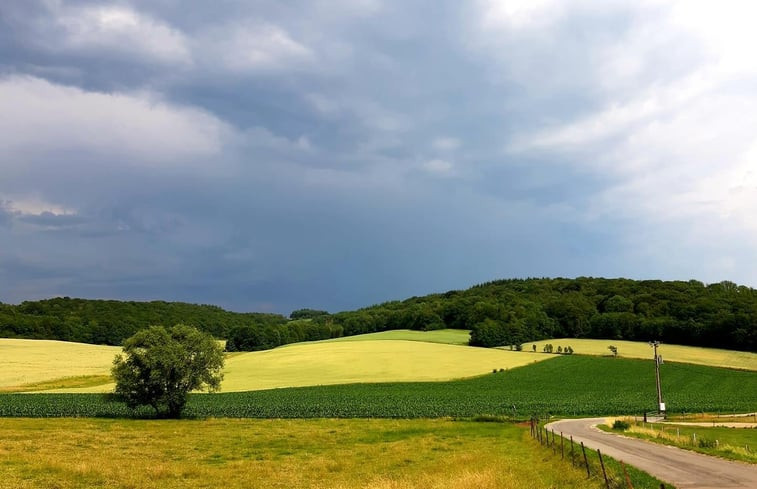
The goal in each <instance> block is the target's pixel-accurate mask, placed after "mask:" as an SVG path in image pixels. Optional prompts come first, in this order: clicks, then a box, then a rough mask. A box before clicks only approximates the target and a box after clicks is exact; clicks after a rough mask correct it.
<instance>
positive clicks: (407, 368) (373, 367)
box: [0, 331, 552, 392]
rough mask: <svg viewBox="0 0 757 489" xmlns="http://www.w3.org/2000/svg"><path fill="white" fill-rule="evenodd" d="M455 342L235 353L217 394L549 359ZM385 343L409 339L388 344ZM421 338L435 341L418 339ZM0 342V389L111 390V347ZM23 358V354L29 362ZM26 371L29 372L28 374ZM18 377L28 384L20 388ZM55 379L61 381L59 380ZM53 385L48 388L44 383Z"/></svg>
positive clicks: (436, 375) (314, 345)
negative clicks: (1, 352) (0, 348)
mask: <svg viewBox="0 0 757 489" xmlns="http://www.w3.org/2000/svg"><path fill="white" fill-rule="evenodd" d="M393 333H394V332H393ZM416 333H417V334H416ZM434 333H436V334H434ZM371 336H372V337H374V338H375V337H376V336H373V335H371ZM461 336H462V335H461V334H460V332H459V331H456V332H450V331H439V332H431V333H421V332H413V331H405V332H396V333H395V334H392V335H383V334H379V335H378V336H377V337H378V338H384V339H365V338H363V339H361V340H352V341H337V342H331V341H325V342H324V341H320V342H311V343H296V344H292V345H287V346H283V347H280V348H275V349H273V350H265V351H259V352H245V353H234V354H230V355H229V356H228V357H227V359H226V368H225V369H224V381H223V384H222V386H221V389H222V391H224V392H239V391H248V390H260V389H271V388H279V387H299V386H308V385H332V384H345V383H355V382H403V381H435V380H451V379H459V378H463V377H472V376H476V375H481V374H484V373H486V372H491V371H492V369H495V368H496V369H500V368H502V369H510V368H514V367H519V366H523V365H527V364H529V363H534V362H537V361H543V360H547V359H549V358H552V357H548V356H546V355H531V356H529V355H519V354H517V353H516V352H509V351H502V350H496V349H487V348H474V347H469V346H462V345H455V344H445V343H447V342H449V341H457V340H456V338H457V339H459V338H460V337H461ZM392 337H403V338H414V339H415V340H413V341H405V340H398V339H389V338H392ZM355 338H357V337H355ZM420 338H428V339H429V340H430V341H434V342H427V341H421V340H420ZM3 341H7V342H20V343H10V344H9V345H7V346H6V351H7V352H9V356H8V358H11V359H12V360H11V361H10V362H7V360H6V358H5V357H0V372H4V373H3V374H2V375H4V376H5V377H7V378H8V379H9V380H8V381H3V380H2V379H3V377H0V391H6V392H8V391H42V390H48V391H49V392H110V391H112V390H113V384H112V383H111V382H110V381H109V380H108V378H107V377H103V376H102V375H103V374H105V375H107V374H108V372H109V369H110V366H111V364H112V362H113V357H114V356H115V355H116V353H118V352H119V351H120V349H119V348H117V347H107V346H94V345H82V344H77V343H63V342H47V341H45V342H38V341H37V340H3ZM72 352H81V353H77V354H74V353H72ZM26 353H28V354H29V357H28V359H26V358H27V357H26V356H25V354H26ZM66 354H68V356H66ZM47 357H52V358H54V359H55V361H53V362H51V363H50V364H49V365H45V358H47ZM13 359H15V360H13ZM25 359H26V360H25ZM6 362H7V363H6ZM85 367H86V368H85ZM25 372H32V373H36V374H35V375H34V376H32V375H30V374H25ZM82 372H87V373H91V374H92V375H93V376H92V377H90V378H84V379H82V378H76V379H70V378H68V377H74V376H79V375H81V373H82ZM24 375H26V379H28V381H27V382H25V383H22V382H21V379H22V378H24ZM95 375H99V376H95ZM61 377H66V379H62V380H61V379H60V378H61ZM52 380H55V382H50V381H52ZM88 381H89V382H88ZM20 386H23V387H20Z"/></svg>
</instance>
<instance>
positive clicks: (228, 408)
mask: <svg viewBox="0 0 757 489" xmlns="http://www.w3.org/2000/svg"><path fill="white" fill-rule="evenodd" d="M552 358H553V360H551V361H548V362H539V363H536V364H533V365H529V366H527V367H523V368H516V369H512V370H508V371H505V372H498V373H496V374H491V373H490V374H487V375H484V376H481V377H476V378H472V379H466V380H457V381H446V382H398V383H377V384H369V383H366V384H348V385H333V386H319V387H300V388H290V389H271V390H263V391H253V392H236V393H225V394H224V393H220V394H212V395H208V394H194V395H192V396H190V399H189V403H188V405H187V410H186V414H187V416H196V417H258V418H318V417H326V418H331V417H339V418H351V417H375V418H382V417H383V418H386V417H399V418H417V417H428V418H436V417H445V416H453V417H454V416H464V417H465V416H475V415H479V414H497V415H514V416H516V417H528V416H529V415H531V414H546V413H551V414H556V415H568V416H581V415H611V414H633V413H642V412H643V411H647V410H651V409H654V407H655V405H656V390H655V383H654V365H653V363H652V362H651V361H642V360H630V359H622V358H615V359H613V358H600V357H590V356H560V357H558V356H552ZM661 375H662V389H663V397H664V399H665V401H666V402H667V404H668V410H669V411H670V412H696V411H699V412H702V411H719V412H750V411H755V410H757V374H755V373H754V372H750V371H740V370H732V369H722V368H715V367H704V366H698V365H688V364H674V363H666V364H665V365H663V366H662V369H661ZM135 415H136V416H145V415H149V410H143V411H139V412H136V413H135V412H132V411H130V410H128V409H127V408H125V407H124V406H123V405H122V404H120V403H116V402H112V401H110V400H109V399H108V398H107V397H106V396H103V395H97V394H36V395H23V394H3V395H0V416H39V417H48V416H96V417H119V416H135Z"/></svg>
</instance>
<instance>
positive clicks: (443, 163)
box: [423, 158, 455, 176]
mask: <svg viewBox="0 0 757 489" xmlns="http://www.w3.org/2000/svg"><path fill="white" fill-rule="evenodd" d="M423 169H424V170H426V171H427V172H429V173H431V174H433V175H437V176H451V175H452V174H453V173H454V170H455V165H453V164H452V162H450V161H447V160H441V159H438V158H437V159H433V160H429V161H427V162H425V163H424V164H423Z"/></svg>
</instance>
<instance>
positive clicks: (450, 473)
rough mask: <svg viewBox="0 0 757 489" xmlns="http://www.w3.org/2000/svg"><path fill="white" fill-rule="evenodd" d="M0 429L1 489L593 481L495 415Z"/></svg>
mask: <svg viewBox="0 0 757 489" xmlns="http://www.w3.org/2000/svg"><path fill="white" fill-rule="evenodd" d="M0 432H2V433H3V443H2V445H0V474H2V477H0V488H3V489H6V488H7V489H11V488H13V489H27V488H28V489H31V488H39V487H55V488H58V489H73V488H90V487H100V488H105V489H116V488H147V489H149V488H199V487H203V488H209V487H223V488H225V489H234V488H273V489H275V488H282V489H289V488H292V487H296V488H303V489H325V488H334V489H349V488H363V487H371V488H375V489H434V488H437V489H442V488H452V487H454V488H456V489H495V488H508V489H537V488H538V489H541V488H545V487H561V488H566V489H571V488H576V489H578V488H589V489H592V488H596V489H599V488H600V487H603V483H602V484H600V481H599V479H592V480H588V481H587V480H586V475H585V472H584V471H583V469H580V468H573V467H571V465H570V463H569V462H567V461H561V460H560V455H559V454H557V455H553V454H552V451H551V450H545V449H544V448H543V447H540V446H539V445H538V444H537V443H536V442H534V441H533V440H531V439H530V437H529V436H528V431H527V429H524V428H522V427H517V426H514V425H511V424H501V423H476V422H470V421H449V420H207V421H186V420H184V421H133V420H132V421H130V420H93V419H57V420H28V419H0ZM635 487H637V488H638V489H644V486H642V485H638V484H637V485H635ZM647 487H650V488H651V487H658V486H647Z"/></svg>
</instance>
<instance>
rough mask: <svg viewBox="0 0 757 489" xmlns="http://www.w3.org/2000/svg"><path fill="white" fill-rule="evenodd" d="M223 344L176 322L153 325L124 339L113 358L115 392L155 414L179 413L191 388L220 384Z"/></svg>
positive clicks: (173, 415) (172, 415)
mask: <svg viewBox="0 0 757 489" xmlns="http://www.w3.org/2000/svg"><path fill="white" fill-rule="evenodd" d="M223 361H224V358H223V348H222V347H221V345H220V344H219V343H218V342H217V341H216V340H215V339H214V338H213V336H211V335H210V334H209V333H205V332H202V331H199V330H197V329H196V328H193V327H191V326H185V325H183V324H178V325H176V326H174V327H172V328H168V329H166V328H164V327H162V326H152V327H150V328H149V329H143V330H141V331H138V332H137V333H136V334H134V336H132V337H131V338H128V339H127V340H126V341H125V342H124V346H123V355H121V354H119V355H117V356H116V358H115V360H114V361H113V369H112V373H113V377H114V378H115V379H116V390H115V393H116V395H117V396H119V397H120V398H121V399H122V400H124V401H125V402H126V404H127V405H128V406H129V407H132V408H133V407H137V406H152V407H153V408H154V409H155V412H156V414H157V415H158V416H159V417H168V418H178V417H180V416H181V412H182V410H183V409H184V406H185V405H186V403H187V395H188V394H189V392H190V391H193V390H202V389H205V388H207V390H208V391H210V392H214V391H217V390H219V389H220V387H221V380H222V378H223V374H222V372H221V370H222V369H223Z"/></svg>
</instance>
